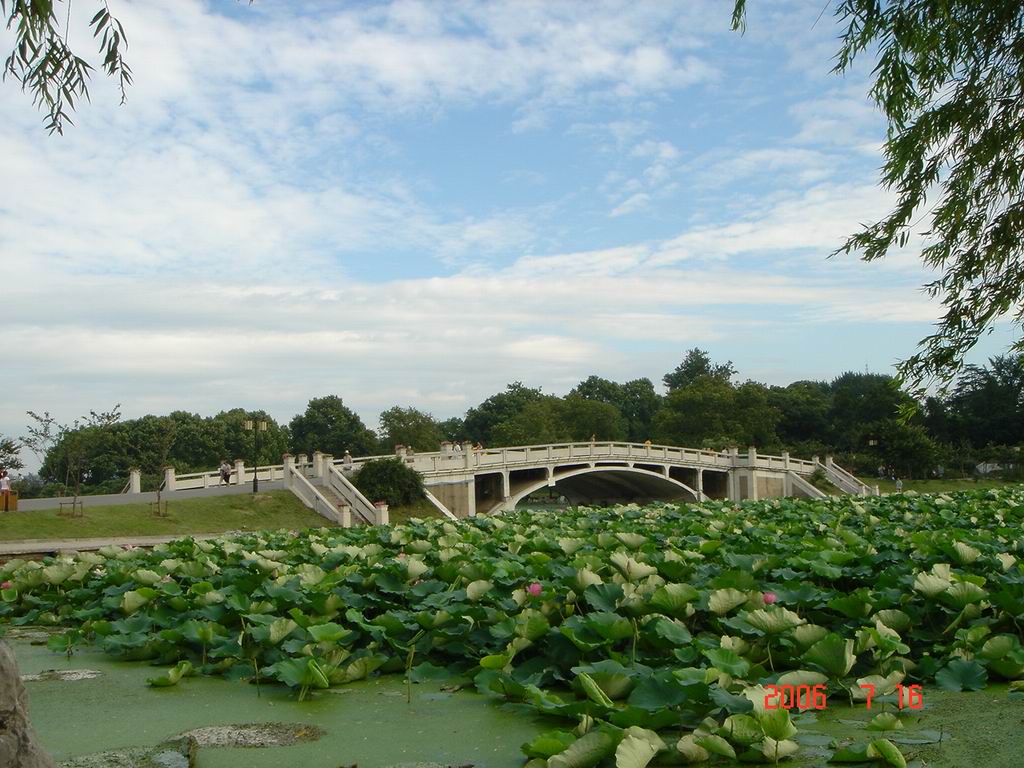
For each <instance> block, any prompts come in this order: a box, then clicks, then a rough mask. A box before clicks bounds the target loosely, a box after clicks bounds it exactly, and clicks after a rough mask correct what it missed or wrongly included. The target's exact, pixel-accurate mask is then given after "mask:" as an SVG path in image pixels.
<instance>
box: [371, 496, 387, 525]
mask: <svg viewBox="0 0 1024 768" xmlns="http://www.w3.org/2000/svg"><path fill="white" fill-rule="evenodd" d="M373 519H374V524H375V525H387V524H388V523H389V522H391V518H390V516H389V515H388V505H387V504H385V503H384V502H383V501H378V502H377V503H375V504H374V505H373Z"/></svg>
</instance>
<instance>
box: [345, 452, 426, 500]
mask: <svg viewBox="0 0 1024 768" xmlns="http://www.w3.org/2000/svg"><path fill="white" fill-rule="evenodd" d="M352 482H353V484H354V485H355V486H356V488H358V489H359V490H360V491H362V493H363V495H364V496H366V498H367V499H369V500H370V501H373V502H377V501H386V502H387V503H388V506H394V507H398V506H403V505H405V504H412V503H413V502H414V501H419V500H420V499H422V498H424V494H423V478H422V477H421V476H420V473H419V472H417V471H416V470H415V469H413V468H412V467H409V466H406V464H405V462H403V461H402V460H401V459H399V458H393V459H374V460H373V461H368V462H366V463H365V464H363V466H362V467H361V468H360V469H359V471H358V472H356V474H355V476H354V477H353V478H352Z"/></svg>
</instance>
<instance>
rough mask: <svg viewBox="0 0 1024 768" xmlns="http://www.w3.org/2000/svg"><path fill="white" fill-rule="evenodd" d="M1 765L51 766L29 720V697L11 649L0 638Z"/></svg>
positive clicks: (15, 767)
mask: <svg viewBox="0 0 1024 768" xmlns="http://www.w3.org/2000/svg"><path fill="white" fill-rule="evenodd" d="M0 765H2V766H5V768H53V761H52V760H51V759H50V757H49V756H48V755H47V754H46V753H45V752H44V751H43V749H42V747H40V746H39V742H38V740H37V738H36V732H35V729H33V728H32V723H30V722H29V720H28V698H27V696H26V695H25V686H24V685H22V683H21V677H20V676H19V675H18V664H17V661H16V660H15V658H14V651H13V649H12V648H11V646H9V645H8V644H7V643H5V642H4V641H2V640H0Z"/></svg>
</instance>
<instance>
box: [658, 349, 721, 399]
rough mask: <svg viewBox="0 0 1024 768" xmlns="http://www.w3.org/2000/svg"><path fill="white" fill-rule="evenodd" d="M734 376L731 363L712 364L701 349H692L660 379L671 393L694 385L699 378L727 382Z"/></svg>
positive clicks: (708, 356) (707, 355)
mask: <svg viewBox="0 0 1024 768" xmlns="http://www.w3.org/2000/svg"><path fill="white" fill-rule="evenodd" d="M735 375H736V369H735V368H734V367H733V364H732V361H731V360H729V361H727V362H724V363H712V362H711V356H710V355H709V354H708V353H707V352H705V351H704V350H703V349H697V348H696V347H694V348H693V349H691V350H690V351H689V352H687V353H686V357H684V358H683V362H681V363H680V364H679V365H677V366H676V368H675V370H674V371H672V372H671V373H666V374H665V375H664V377H662V383H664V385H665V389H667V390H668V391H669V392H672V391H674V390H676V389H682V388H683V387H688V386H690V385H691V384H694V383H695V382H696V381H697V380H698V379H701V378H712V379H716V380H718V381H723V382H729V381H731V380H732V377H733V376H735Z"/></svg>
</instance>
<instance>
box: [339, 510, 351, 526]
mask: <svg viewBox="0 0 1024 768" xmlns="http://www.w3.org/2000/svg"><path fill="white" fill-rule="evenodd" d="M338 515H339V517H340V518H341V520H340V521H339V522H341V527H342V528H351V527H352V507H351V506H350V505H349V504H339V505H338Z"/></svg>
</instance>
